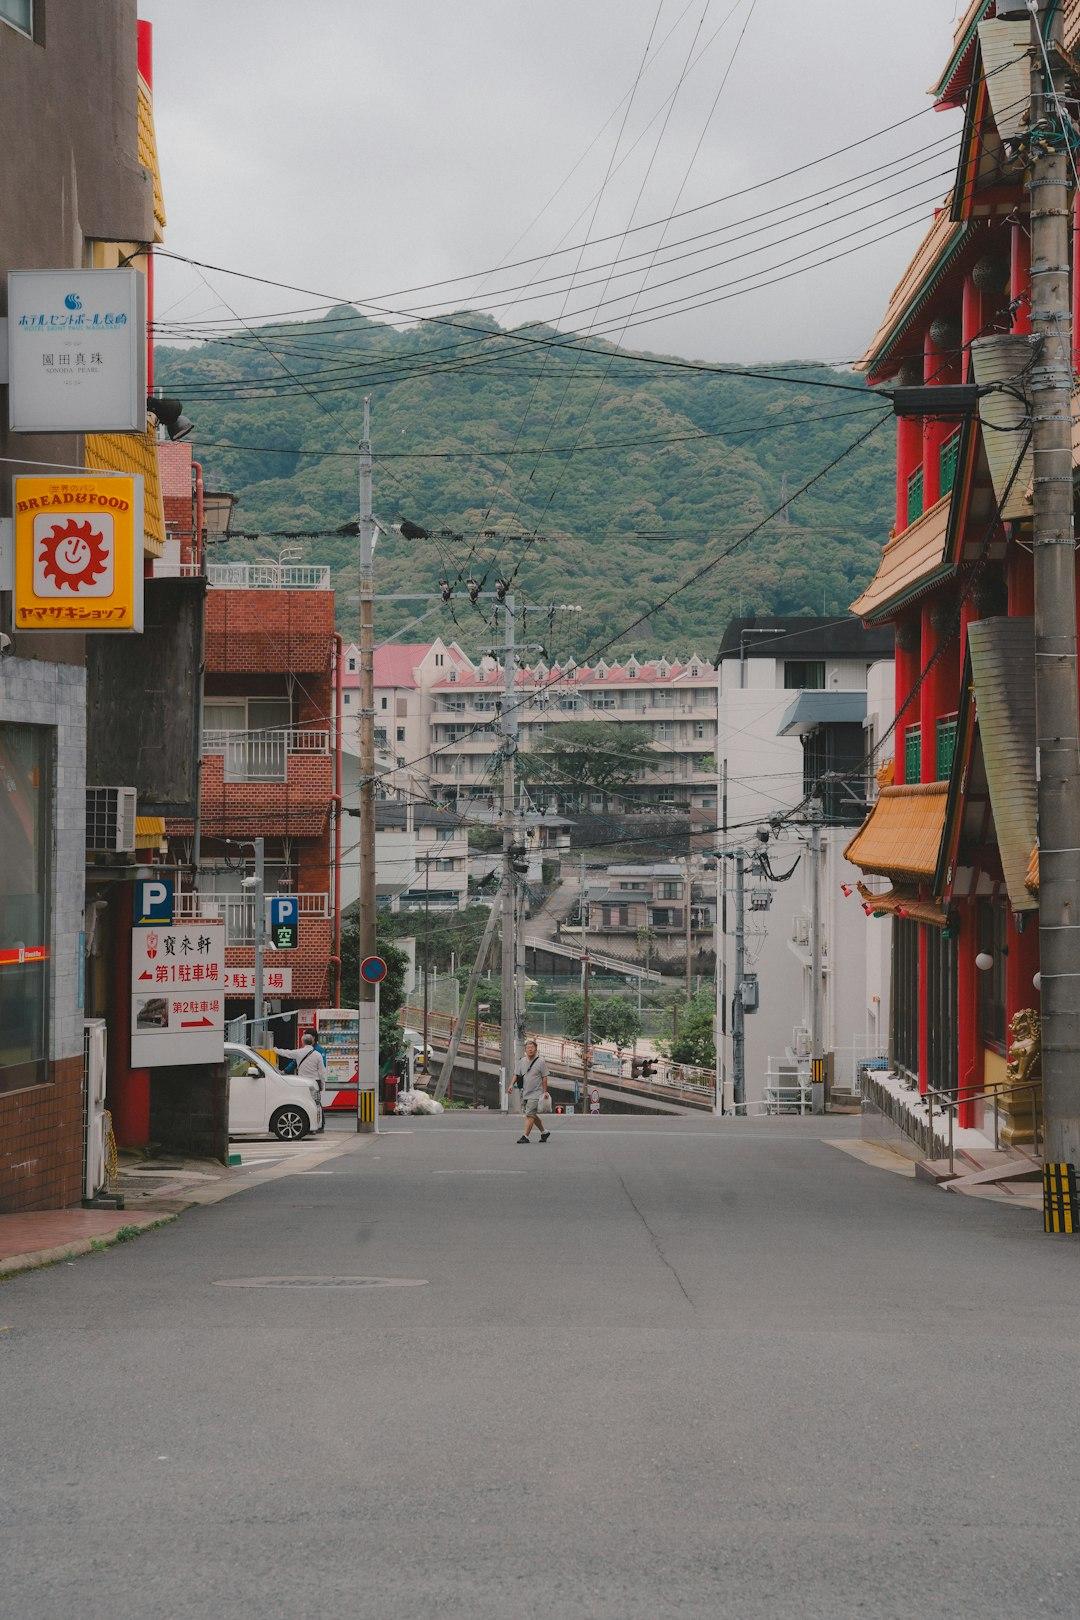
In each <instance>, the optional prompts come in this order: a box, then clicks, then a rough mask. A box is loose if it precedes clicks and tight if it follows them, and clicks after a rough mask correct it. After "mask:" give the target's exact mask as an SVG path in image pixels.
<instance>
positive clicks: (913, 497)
mask: <svg viewBox="0 0 1080 1620" xmlns="http://www.w3.org/2000/svg"><path fill="white" fill-rule="evenodd" d="M922 511H923V476H922V468H921V467H916V469H915V471H914V472H913V473H912V474H911V477H910V478H909V479H908V481H907V520H908V522H909V523H914V522H915V519H916V518H918V517H922Z"/></svg>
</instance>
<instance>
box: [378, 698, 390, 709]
mask: <svg viewBox="0 0 1080 1620" xmlns="http://www.w3.org/2000/svg"><path fill="white" fill-rule="evenodd" d="M388 705H389V699H388V698H385V697H381V698H380V699H379V708H380V709H385V708H387V707H388Z"/></svg>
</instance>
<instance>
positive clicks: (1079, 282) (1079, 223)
mask: <svg viewBox="0 0 1080 1620" xmlns="http://www.w3.org/2000/svg"><path fill="white" fill-rule="evenodd" d="M1072 319H1073V370H1074V371H1080V191H1078V192H1077V193H1076V195H1075V196H1074V197H1073V231H1072Z"/></svg>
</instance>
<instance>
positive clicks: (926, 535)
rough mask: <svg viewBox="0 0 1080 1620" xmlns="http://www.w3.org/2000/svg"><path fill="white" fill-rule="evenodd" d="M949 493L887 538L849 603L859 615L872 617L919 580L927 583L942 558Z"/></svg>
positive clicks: (932, 577)
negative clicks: (862, 586)
mask: <svg viewBox="0 0 1080 1620" xmlns="http://www.w3.org/2000/svg"><path fill="white" fill-rule="evenodd" d="M951 499H952V496H951V495H943V496H942V497H941V499H940V500H939V501H935V502H934V504H933V506H931V507H929V508H928V509H927V510H926V511H925V512H924V513H923V514H922V516H921V517H919V518H916V519H915V522H914V523H909V524H908V526H907V528H906V529H903V530H901V532H900V533H899V534H898V535H897V536H896V538H895V539H893V540H890V541H889V543H888V545H887V546H886V547H885V550H884V551H883V552H882V554H881V561H880V562H879V563H878V569H877V573H876V574H875V575H874V577H873V579H872V580H871V581H870V583H869V585H868V586H867V587H866V589H865V591H863V593H862V595H861V596H859V597H857V598H856V599H855V601H854V602H852V604H851V611H852V613H857V614H858V616H859V618H860V619H872V618H873V617H874V616H875V615H876V614H878V613H881V612H882V611H883V609H885V608H887V607H888V606H889V605H890V604H891V603H893V602H896V601H898V600H899V599H900V598H902V597H905V596H907V595H909V594H910V593H911V591H913V590H914V589H916V588H917V587H918V586H919V585H920V584H922V583H924V582H925V583H926V584H930V583H931V581H932V580H933V579H934V577H935V576H936V575H937V573H938V571H939V570H940V569H941V567H942V566H943V564H944V562H945V542H946V539H947V537H948V532H949V503H950V501H951Z"/></svg>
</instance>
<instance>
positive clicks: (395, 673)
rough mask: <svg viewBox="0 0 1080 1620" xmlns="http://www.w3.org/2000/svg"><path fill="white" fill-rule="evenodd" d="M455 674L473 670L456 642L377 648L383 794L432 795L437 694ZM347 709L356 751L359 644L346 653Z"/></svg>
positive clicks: (345, 719)
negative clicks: (431, 758)
mask: <svg viewBox="0 0 1080 1620" xmlns="http://www.w3.org/2000/svg"><path fill="white" fill-rule="evenodd" d="M451 670H460V671H462V672H466V673H471V672H472V671H473V665H472V663H471V662H470V660H469V659H468V658H467V657H466V656H465V654H464V653H463V652H462V650H461V648H460V647H459V646H458V645H457V643H456V642H453V641H449V642H447V641H442V640H441V639H440V640H436V641H425V642H412V643H397V642H389V643H387V645H386V646H383V647H377V648H376V649H375V657H374V677H375V768H376V770H377V771H379V772H380V773H381V777H382V781H381V785H380V789H379V791H380V793H381V794H383V795H386V796H388V797H398V796H401V797H403V796H405V795H407V794H414V795H416V794H419V795H421V796H424V797H426V795H427V793H428V787H429V780H430V761H429V759H428V754H429V752H430V748H431V712H432V707H433V701H434V700H433V697H432V691H433V688H434V687H435V686H436V685H437V684H438V683H439V682H440V681H442V680H443V679H444V678H445V676H446V675H447V673H448V672H449V671H451ZM341 710H342V727H343V739H344V746H345V747H346V749H347V750H348V751H349V752H354V751H355V750H356V749H357V748H358V744H359V731H358V728H359V723H360V649H359V647H358V646H357V645H356V644H355V642H351V643H349V644H347V645H346V646H345V647H344V648H343V650H342V656H341Z"/></svg>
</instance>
